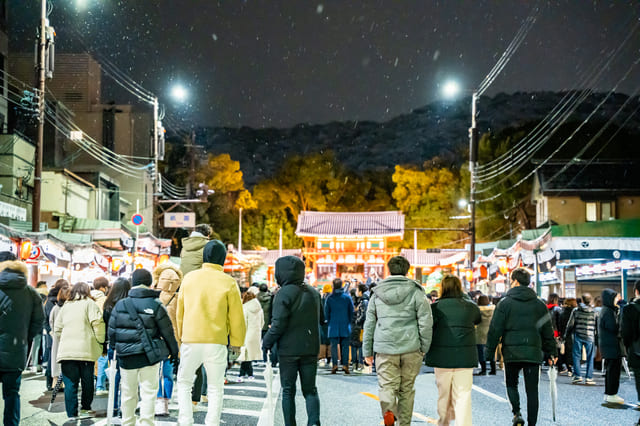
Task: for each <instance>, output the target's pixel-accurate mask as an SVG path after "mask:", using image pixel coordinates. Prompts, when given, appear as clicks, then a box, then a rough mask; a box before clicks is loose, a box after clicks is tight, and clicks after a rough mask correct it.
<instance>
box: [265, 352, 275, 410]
mask: <svg viewBox="0 0 640 426" xmlns="http://www.w3.org/2000/svg"><path fill="white" fill-rule="evenodd" d="M270 360H271V351H267V366H266V367H265V369H264V381H265V384H266V385H267V404H269V405H268V407H269V416H271V413H273V410H272V409H271V408H272V406H273V405H272V404H273V367H272V366H271V362H270Z"/></svg>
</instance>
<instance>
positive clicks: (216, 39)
mask: <svg viewBox="0 0 640 426" xmlns="http://www.w3.org/2000/svg"><path fill="white" fill-rule="evenodd" d="M211 38H212V39H213V41H218V35H217V34H216V33H213V34H211Z"/></svg>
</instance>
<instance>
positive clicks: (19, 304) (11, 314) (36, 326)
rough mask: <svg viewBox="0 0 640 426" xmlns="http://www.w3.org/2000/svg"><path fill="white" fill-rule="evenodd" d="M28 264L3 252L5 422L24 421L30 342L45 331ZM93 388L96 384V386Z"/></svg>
mask: <svg viewBox="0 0 640 426" xmlns="http://www.w3.org/2000/svg"><path fill="white" fill-rule="evenodd" d="M27 275H28V272H27V265H25V264H24V263H23V262H20V261H18V260H17V259H16V257H15V256H14V255H13V254H12V253H11V252H8V251H5V252H0V383H1V384H2V398H3V400H4V413H3V419H4V424H5V425H11V426H14V425H15V426H17V425H18V424H19V423H20V382H21V379H22V371H23V370H24V368H25V365H26V364H27V354H28V349H29V344H30V343H31V342H32V341H33V339H34V337H35V336H37V335H39V334H41V333H42V327H43V324H44V310H43V307H42V299H41V298H40V295H39V294H38V293H37V292H36V290H35V289H34V288H33V287H31V286H29V285H28V284H27ZM92 389H93V387H92Z"/></svg>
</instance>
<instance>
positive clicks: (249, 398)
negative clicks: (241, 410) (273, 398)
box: [224, 395, 264, 402]
mask: <svg viewBox="0 0 640 426" xmlns="http://www.w3.org/2000/svg"><path fill="white" fill-rule="evenodd" d="M224 399H233V400H236V401H247V402H264V398H258V397H256V396H241V395H225V396H224Z"/></svg>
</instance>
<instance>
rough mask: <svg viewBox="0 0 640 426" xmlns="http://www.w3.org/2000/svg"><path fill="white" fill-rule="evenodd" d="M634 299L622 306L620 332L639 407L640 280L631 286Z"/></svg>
mask: <svg viewBox="0 0 640 426" xmlns="http://www.w3.org/2000/svg"><path fill="white" fill-rule="evenodd" d="M633 293H634V296H635V297H634V299H633V300H632V301H631V303H629V304H628V305H626V306H624V307H623V308H622V315H621V318H620V334H621V335H622V342H623V343H624V346H625V348H626V349H627V359H628V361H629V367H630V368H631V369H632V370H633V375H634V376H635V381H636V392H637V393H638V401H639V402H638V406H639V407H640V280H638V281H636V283H635V286H634V288H633Z"/></svg>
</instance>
